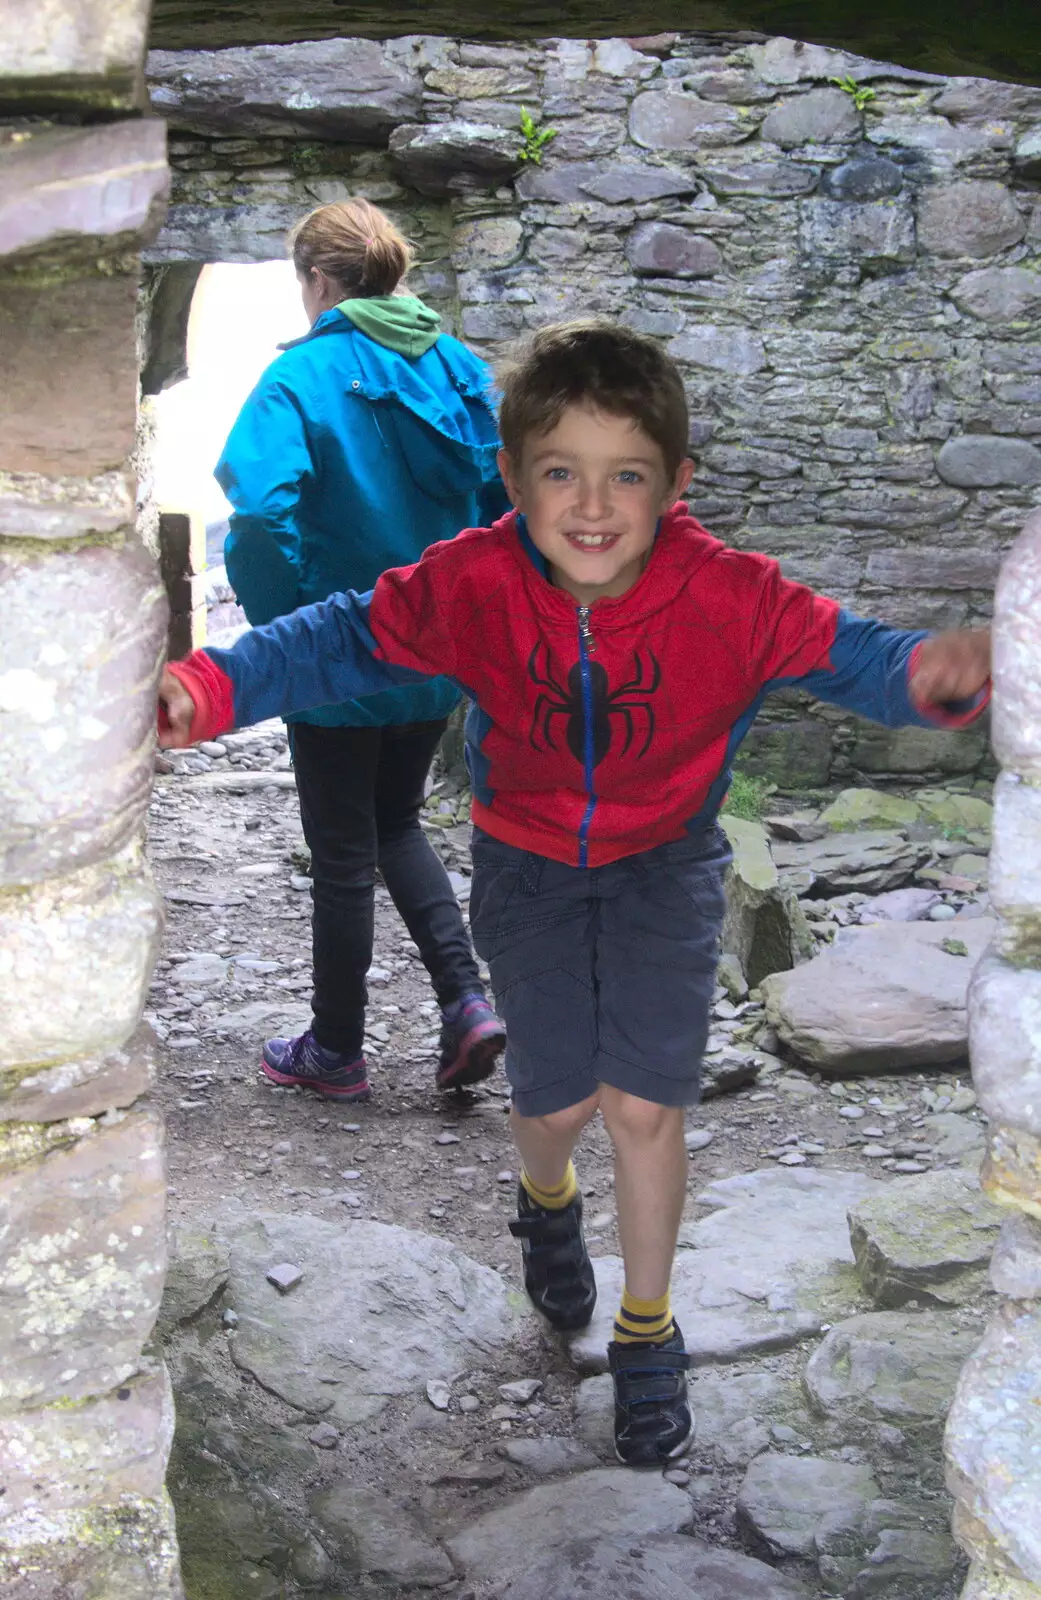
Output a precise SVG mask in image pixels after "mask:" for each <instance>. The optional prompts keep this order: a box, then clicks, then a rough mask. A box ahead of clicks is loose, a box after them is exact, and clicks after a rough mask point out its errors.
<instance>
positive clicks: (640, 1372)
mask: <svg viewBox="0 0 1041 1600" xmlns="http://www.w3.org/2000/svg"><path fill="white" fill-rule="evenodd" d="M607 1361H608V1365H609V1366H610V1369H611V1376H612V1378H613V1379H614V1447H615V1453H616V1455H617V1456H618V1459H619V1461H624V1462H625V1464H626V1466H627V1467H660V1466H664V1465H665V1463H666V1462H668V1461H671V1460H672V1459H673V1457H674V1456H678V1455H682V1454H683V1451H684V1450H685V1449H686V1447H687V1445H688V1444H689V1443H690V1441H691V1439H692V1438H693V1436H694V1419H693V1417H692V1416H691V1411H690V1404H689V1402H688V1399H687V1371H688V1369H689V1367H690V1365H691V1359H690V1356H689V1355H688V1354H687V1348H686V1346H685V1344H684V1343H683V1335H682V1333H681V1332H680V1330H679V1328H678V1327H676V1328H675V1331H674V1332H673V1335H672V1338H671V1339H666V1340H665V1341H664V1343H662V1344H619V1343H618V1342H617V1340H612V1341H611V1343H610V1344H609V1345H608V1347H607Z"/></svg>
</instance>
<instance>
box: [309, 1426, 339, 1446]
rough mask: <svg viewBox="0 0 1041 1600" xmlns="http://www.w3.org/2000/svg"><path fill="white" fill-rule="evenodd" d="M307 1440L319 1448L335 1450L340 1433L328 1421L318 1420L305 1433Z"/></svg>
mask: <svg viewBox="0 0 1041 1600" xmlns="http://www.w3.org/2000/svg"><path fill="white" fill-rule="evenodd" d="M307 1438H308V1442H309V1443H310V1444H313V1445H317V1446H318V1449H319V1450H335V1449H336V1446H337V1445H338V1444H339V1442H340V1435H339V1433H338V1432H337V1430H336V1429H335V1428H334V1427H333V1426H332V1423H330V1422H320V1423H319V1424H318V1426H317V1427H316V1428H312V1429H311V1431H310V1433H309V1434H308V1435H307Z"/></svg>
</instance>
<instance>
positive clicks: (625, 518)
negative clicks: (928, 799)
mask: <svg viewBox="0 0 1041 1600" xmlns="http://www.w3.org/2000/svg"><path fill="white" fill-rule="evenodd" d="M502 388H503V393H502V404H501V409H500V429H501V435H502V439H503V451H502V455H501V460H500V465H501V470H502V474H503V478H504V481H505V482H506V485H507V488H508V489H509V492H510V494H511V497H512V500H513V503H514V506H515V508H516V509H515V511H514V512H512V513H511V514H510V515H509V516H507V517H505V518H503V519H502V520H501V521H500V522H497V523H496V524H495V525H494V526H493V527H492V528H486V529H476V530H473V531H471V532H469V533H464V534H461V535H459V537H458V538H456V539H454V540H453V541H452V542H451V543H450V544H443V545H437V546H434V547H433V548H432V549H430V550H428V551H427V552H426V554H425V555H424V556H423V559H422V560H421V561H420V562H419V563H418V564H417V565H416V566H414V567H409V568H402V569H399V570H397V571H391V572H387V573H385V574H384V575H383V576H382V577H381V578H380V580H379V582H378V583H377V585H376V587H375V589H374V590H373V591H372V593H371V594H369V595H363V596H358V595H355V594H345V595H338V596H334V597H333V598H332V599H331V600H329V601H326V602H324V603H322V604H320V605H316V606H309V607H307V608H305V609H303V610H301V611H298V612H296V613H294V614H293V615H292V616H289V617H285V618H283V619H281V620H279V621H277V622H275V623H272V624H271V625H269V626H268V627H265V628H259V629H257V630H255V631H254V632H253V633H251V634H248V635H246V636H245V637H244V638H242V639H241V640H240V641H239V642H238V643H237V644H236V646H235V648H234V649H233V650H230V651H224V650H209V651H197V652H196V653H195V654H194V655H193V656H191V657H189V658H188V660H187V661H185V662H181V663H177V664H176V665H174V666H173V667H171V668H170V669H168V671H167V673H166V675H165V676H164V679H163V683H162V687H161V691H160V694H161V698H162V700H163V701H164V703H165V706H166V710H167V715H168V718H169V730H168V731H167V732H164V734H163V738H162V742H163V743H165V744H168V745H184V744H187V743H190V742H192V741H195V740H199V739H203V738H211V737H213V736H215V735H216V734H218V733H220V732H222V731H224V730H226V729H227V728H229V727H232V726H234V725H237V724H245V723H249V722H254V721H259V720H260V719H262V718H264V717H271V716H277V715H282V714H288V713H290V712H293V711H301V710H304V709H306V708H309V707H312V706H315V705H319V704H323V703H327V702H336V701H340V700H344V699H347V698H356V697H359V696H362V695H365V694H367V693H375V692H377V691H378V690H381V689H384V688H386V687H387V686H388V685H389V684H397V683H402V682H411V681H414V679H415V676H416V674H422V675H436V674H444V675H446V676H448V677H451V678H454V679H455V680H456V681H457V682H458V683H459V684H460V686H461V687H462V688H463V689H464V690H465V692H466V693H467V695H468V696H469V697H470V700H471V710H470V714H469V718H468V722H467V741H468V759H469V763H470V771H471V776H472V779H473V788H474V801H473V819H474V825H475V826H474V839H473V859H474V875H473V883H472V887H471V896H470V914H471V925H472V931H473V936H474V942H475V945H476V947H477V950H478V951H479V953H480V954H481V955H483V956H484V957H485V959H486V960H487V962H488V964H489V968H490V970H491V976H492V984H493V988H494V991H495V995H496V998H497V1001H498V1004H499V1007H500V1009H501V1012H502V1015H503V1016H504V1019H505V1022H506V1029H507V1035H508V1040H509V1043H508V1047H507V1054H506V1072H507V1076H508V1078H509V1080H510V1084H511V1086H512V1089H513V1106H512V1112H511V1123H512V1130H513V1135H514V1138H515V1140H516V1143H517V1148H518V1150H519V1152H520V1156H521V1160H522V1163H523V1166H522V1172H521V1179H520V1184H519V1187H518V1216H517V1220H516V1221H515V1222H511V1224H510V1228H511V1231H512V1232H513V1233H515V1234H516V1235H517V1236H518V1237H519V1238H520V1239H521V1241H522V1247H523V1251H524V1277H525V1286H526V1288H527V1291H528V1294H529V1295H530V1297H531V1299H532V1301H533V1303H534V1304H535V1306H536V1307H537V1309H538V1310H539V1311H540V1312H542V1314H543V1315H544V1316H545V1317H546V1318H547V1319H548V1321H549V1322H550V1323H551V1324H552V1325H553V1326H554V1327H555V1328H558V1329H561V1330H574V1329H578V1328H581V1327H584V1326H585V1325H586V1324H587V1323H588V1322H589V1320H590V1318H591V1316H592V1313H593V1308H594V1304H595V1301H596V1284H595V1280H594V1276H593V1269H592V1265H591V1263H590V1260H589V1256H588V1254H587V1252H586V1248H585V1243H584V1241H583V1237H582V1198H581V1194H580V1192H579V1190H578V1186H577V1182H576V1178H575V1171H574V1167H573V1165H572V1160H571V1156H572V1151H573V1149H574V1147H575V1143H576V1141H577V1139H578V1136H579V1134H580V1133H581V1131H582V1129H583V1128H584V1127H585V1125H586V1123H587V1122H588V1121H589V1120H590V1118H591V1117H592V1116H593V1115H594V1113H595V1112H596V1111H598V1110H599V1111H600V1113H601V1115H602V1116H603V1118H604V1122H605V1124H606V1126H607V1130H608V1133H609V1135H610V1137H611V1141H612V1144H613V1147H614V1154H615V1191H616V1202H617V1212H618V1231H619V1235H620V1239H621V1247H622V1255H623V1257H624V1262H625V1288H624V1292H623V1296H622V1301H621V1304H620V1306H619V1307H618V1311H617V1316H616V1320H615V1327H614V1339H613V1340H612V1342H611V1344H610V1346H609V1350H608V1355H609V1362H610V1368H611V1372H612V1374H613V1378H614V1385H615V1402H616V1403H615V1439H616V1447H617V1451H618V1455H619V1457H620V1458H621V1459H622V1460H623V1461H626V1462H629V1463H631V1464H632V1465H634V1466H645V1465H655V1464H658V1463H661V1462H664V1461H667V1460H668V1459H670V1458H671V1457H674V1456H676V1455H678V1454H680V1453H681V1452H682V1451H683V1450H684V1448H685V1447H686V1445H687V1442H688V1440H689V1438H690V1436H691V1432H692V1421H691V1414H690V1409H689V1405H688V1400H687V1383H686V1370H687V1366H688V1357H687V1354H686V1351H685V1347H684V1343H683V1336H682V1334H681V1332H680V1329H679V1328H678V1327H677V1325H676V1323H675V1321H674V1319H673V1317H672V1314H671V1311H670V1308H669V1278H670V1273H671V1267H672V1259H673V1254H674V1251H675V1245H676V1236H677V1232H678V1228H679V1222H680V1216H681V1213H682V1210H683V1202H684V1197H685V1194H686V1182H687V1157H686V1151H685V1148H684V1142H683V1116H684V1107H685V1106H688V1105H690V1104H692V1103H694V1102H695V1101H696V1099H697V1095H698V1077H699V1069H700V1060H701V1055H702V1052H703V1050H704V1046H705V1043H706V1039H707V1034H708V1026H709V1010H710V1005H711V1000H712V993H713V987H714V982H715V967H716V960H717V954H718V936H719V931H720V927H721V924H722V917H723V876H724V872H725V869H726V866H727V863H728V860H729V851H728V849H727V845H726V840H725V836H724V835H723V833H722V831H721V830H720V828H719V827H718V824H717V822H716V817H717V813H718V810H719V807H720V805H721V803H722V800H723V798H724V796H725V793H726V789H727V784H728V782H729V768H730V763H731V761H732V758H733V755H734V752H735V750H736V748H737V745H738V744H739V742H740V740H741V738H742V737H743V735H744V734H745V733H746V732H747V730H748V727H749V726H750V724H751V722H752V719H753V717H754V716H755V713H756V711H757V709H758V707H759V705H760V703H761V702H762V699H763V698H764V696H765V694H766V693H767V692H768V691H769V690H770V689H771V688H776V687H779V686H781V685H785V686H792V685H794V686H799V687H803V688H806V689H809V690H811V691H812V692H813V693H815V694H816V695H818V696H819V697H821V698H823V699H827V700H831V701H833V702H835V703H837V704H839V705H842V706H846V707H849V708H850V709H852V710H855V711H859V712H861V713H863V714H864V715H866V716H869V717H873V718H875V719H876V720H878V721H881V722H885V723H888V724H889V725H891V726H897V725H900V724H902V723H909V722H915V723H921V724H924V725H927V726H928V725H932V726H946V727H954V726H960V725H961V724H962V723H964V722H966V721H968V720H970V719H971V718H972V717H973V716H975V715H977V714H978V712H979V710H980V709H981V708H982V705H983V704H984V703H985V700H986V695H987V684H988V675H989V638H988V635H987V634H986V633H950V634H940V635H937V636H934V637H927V636H925V635H924V634H920V633H909V632H903V631H900V630H895V629H890V628H886V627H883V626H882V625H881V624H879V623H877V622H871V621H864V620H861V619H858V618H855V617H852V616H850V615H849V614H848V613H846V612H844V611H842V610H841V608H840V607H839V606H838V605H837V603H836V602H835V601H832V600H828V599H824V598H823V597H821V596H818V595H815V594H813V593H812V592H811V591H810V590H808V589H806V588H803V587H802V586H801V585H799V584H795V583H790V582H788V581H786V580H785V579H784V578H782V577H781V574H780V571H779V568H778V566H777V564H776V563H775V562H773V561H770V560H768V559H767V558H765V557H763V556H758V555H751V554H744V553H740V552H738V551H735V550H731V549H728V548H727V547H725V546H724V545H723V544H721V543H720V542H719V541H718V540H716V539H714V538H713V537H712V536H711V535H710V534H708V533H707V532H706V531H705V529H704V528H702V527H701V525H700V524H699V523H698V522H697V521H695V519H694V518H693V517H692V516H691V515H690V513H689V512H688V510H687V508H686V506H685V505H684V504H683V503H682V502H680V503H677V502H679V501H680V497H681V496H682V495H683V493H684V491H685V490H686V489H687V487H688V485H689V483H690V480H691V477H692V475H693V470H694V469H693V463H692V462H691V461H690V460H689V458H688V457H687V440H688V436H689V425H688V418H687V407H686V400H685V397H684V392H683V385H682V381H681V378H680V375H679V372H678V371H677V369H676V367H675V366H674V365H673V363H672V362H671V361H670V360H669V358H668V357H667V356H666V355H665V354H664V352H663V351H662V350H661V348H660V347H659V346H658V345H656V344H655V343H654V342H653V341H652V340H650V339H647V338H644V337H642V336H640V335H637V334H634V333H631V332H629V331H627V330H625V329H621V328H615V327H612V326H610V325H608V324H604V323H595V322H583V323H570V324H564V325H561V326H558V327H552V328H545V329H543V330H542V331H541V332H539V333H537V334H536V335H534V336H533V338H532V339H531V340H530V341H529V343H528V345H527V347H526V349H525V350H524V351H523V352H522V354H521V355H520V357H519V358H518V359H517V361H516V362H515V363H514V364H513V365H512V366H511V367H510V368H509V369H508V370H507V371H506V372H505V373H504V375H503V384H502Z"/></svg>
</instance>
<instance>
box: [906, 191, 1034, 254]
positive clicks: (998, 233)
mask: <svg viewBox="0 0 1041 1600" xmlns="http://www.w3.org/2000/svg"><path fill="white" fill-rule="evenodd" d="M1025 233H1026V222H1025V220H1024V218H1023V216H1022V214H1021V212H1020V210H1019V207H1018V206H1017V205H1016V202H1015V200H1014V199H1013V198H1012V195H1011V194H1010V193H1009V191H1008V189H1006V187H1005V185H1004V184H1003V183H998V182H996V181H995V180H992V179H985V180H975V181H973V180H970V181H966V182H962V183H948V184H937V185H935V186H934V187H932V188H926V189H925V190H923V192H922V198H921V200H920V202H919V206H918V238H919V242H920V243H921V245H922V247H923V248H924V249H926V250H931V251H932V252H933V254H934V255H938V256H977V257H979V256H991V255H996V254H997V253H998V252H999V251H1000V250H1006V249H1008V247H1009V245H1013V244H1018V243H1019V241H1020V240H1021V239H1022V237H1023V235H1024V234H1025Z"/></svg>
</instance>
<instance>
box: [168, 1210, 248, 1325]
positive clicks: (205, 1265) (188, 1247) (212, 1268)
mask: <svg viewBox="0 0 1041 1600" xmlns="http://www.w3.org/2000/svg"><path fill="white" fill-rule="evenodd" d="M229 1270H230V1262H229V1257H228V1246H227V1244H226V1243H225V1241H224V1240H222V1239H219V1238H218V1237H217V1235H216V1234H215V1233H213V1232H210V1233H206V1232H202V1231H196V1230H191V1231H189V1230H188V1229H187V1228H175V1229H174V1230H173V1231H172V1234H171V1238H170V1258H169V1264H168V1266H167V1269H166V1283H165V1285H164V1287H163V1298H162V1303H161V1305H160V1307H159V1321H158V1324H157V1332H158V1333H159V1335H160V1337H162V1336H163V1335H164V1334H169V1333H170V1332H172V1330H173V1329H174V1328H176V1327H177V1326H178V1324H179V1323H182V1322H190V1321H191V1320H192V1318H193V1317H197V1316H198V1314H199V1312H200V1311H202V1310H204V1309H205V1307H206V1306H208V1305H209V1303H210V1301H211V1300H213V1299H214V1298H215V1296H216V1295H218V1294H219V1293H220V1291H221V1290H222V1289H223V1288H224V1285H225V1284H226V1283H227V1281H228V1272H229Z"/></svg>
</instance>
